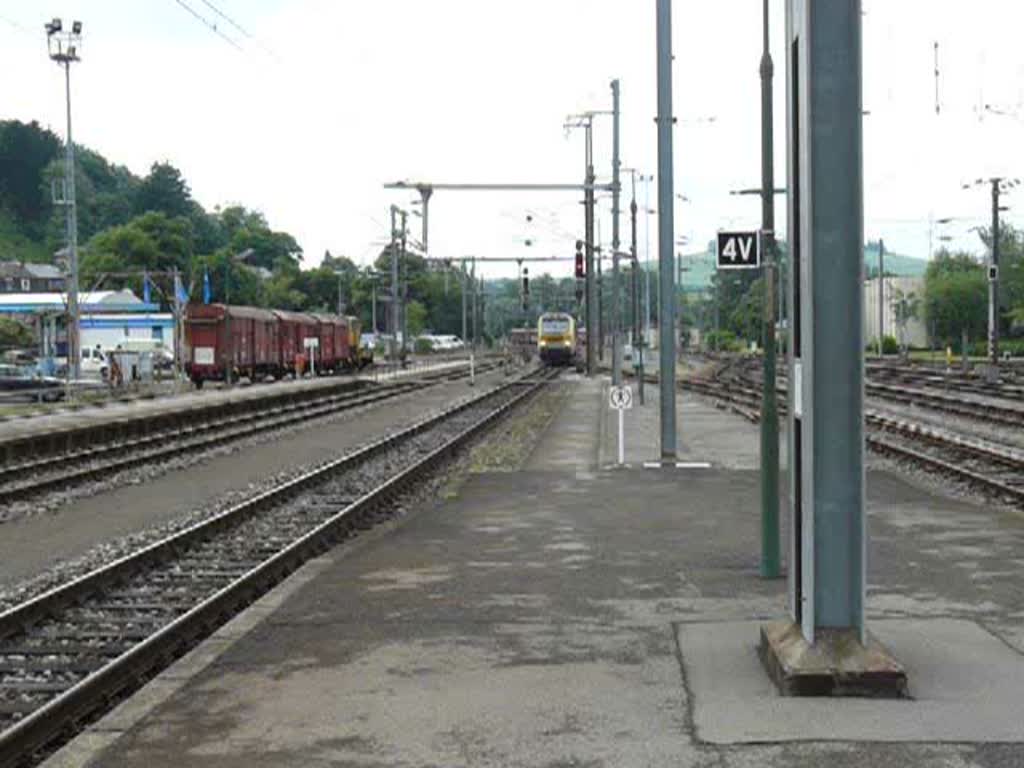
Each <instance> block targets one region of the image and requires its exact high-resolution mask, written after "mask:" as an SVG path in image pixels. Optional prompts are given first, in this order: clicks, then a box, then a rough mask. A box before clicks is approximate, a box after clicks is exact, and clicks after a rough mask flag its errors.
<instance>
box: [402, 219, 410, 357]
mask: <svg viewBox="0 0 1024 768" xmlns="http://www.w3.org/2000/svg"><path fill="white" fill-rule="evenodd" d="M401 214H402V251H401V259H402V302H401V312H402V353H401V354H402V367H403V368H404V367H405V361H406V357H407V355H408V344H409V327H408V326H409V259H408V258H407V256H406V253H405V245H406V238H407V237H408V219H409V215H408V214H407V213H406V212H405V211H401Z"/></svg>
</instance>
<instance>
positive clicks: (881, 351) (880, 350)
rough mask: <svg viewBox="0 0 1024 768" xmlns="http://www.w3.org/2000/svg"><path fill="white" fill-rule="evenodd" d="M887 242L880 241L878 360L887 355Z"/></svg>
mask: <svg viewBox="0 0 1024 768" xmlns="http://www.w3.org/2000/svg"><path fill="white" fill-rule="evenodd" d="M884 339H885V241H884V240H879V241H878V359H879V360H881V359H882V357H883V355H884V353H885V342H884Z"/></svg>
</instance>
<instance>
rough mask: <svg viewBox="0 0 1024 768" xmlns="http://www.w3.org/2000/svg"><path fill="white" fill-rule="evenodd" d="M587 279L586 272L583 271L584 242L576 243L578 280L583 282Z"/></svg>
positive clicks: (578, 241)
mask: <svg viewBox="0 0 1024 768" xmlns="http://www.w3.org/2000/svg"><path fill="white" fill-rule="evenodd" d="M584 277H586V272H585V271H584V269H583V241H582V240H577V241H576V279H577V280H582V279H583V278H584Z"/></svg>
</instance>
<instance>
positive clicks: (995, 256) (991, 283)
mask: <svg viewBox="0 0 1024 768" xmlns="http://www.w3.org/2000/svg"><path fill="white" fill-rule="evenodd" d="M1001 182H1002V179H998V178H997V179H992V248H991V249H990V251H989V253H990V254H991V258H990V261H989V277H988V360H989V364H990V365H991V366H992V371H993V372H995V371H996V370H997V369H998V367H999V191H1000V190H999V185H1000V183H1001Z"/></svg>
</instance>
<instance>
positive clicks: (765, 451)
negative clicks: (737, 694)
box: [761, 0, 782, 579]
mask: <svg viewBox="0 0 1024 768" xmlns="http://www.w3.org/2000/svg"><path fill="white" fill-rule="evenodd" d="M772 74H773V66H772V56H771V51H770V49H769V47H768V0H764V53H763V54H762V56H761V218H762V227H763V229H764V242H763V245H764V250H765V253H764V328H763V337H764V339H763V340H764V344H763V346H764V387H763V391H762V394H761V576H762V577H764V578H766V579H777V578H779V576H780V575H781V572H782V565H781V559H782V558H781V553H780V546H779V539H780V536H779V416H778V406H777V404H776V401H775V263H776V260H775V166H774V162H773V159H774V158H773V152H774V141H773V137H772V133H773V126H772Z"/></svg>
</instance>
